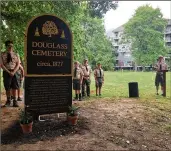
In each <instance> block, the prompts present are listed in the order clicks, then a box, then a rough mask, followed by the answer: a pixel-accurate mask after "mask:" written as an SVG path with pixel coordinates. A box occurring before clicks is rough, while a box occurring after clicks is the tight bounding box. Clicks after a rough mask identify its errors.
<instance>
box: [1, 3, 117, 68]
mask: <svg viewBox="0 0 171 151" xmlns="http://www.w3.org/2000/svg"><path fill="white" fill-rule="evenodd" d="M116 7H117V5H116V4H115V3H114V2H112V1H107V2H106V1H103V2H102V1H99V2H90V1H82V2H77V1H73V2H72V1H32V2H31V1H3V2H1V8H2V9H1V18H2V20H1V37H2V38H1V40H2V42H4V41H5V40H7V39H11V40H13V41H14V43H15V45H14V46H15V50H16V51H17V52H18V53H19V54H20V56H21V57H22V58H23V56H24V51H23V50H24V37H25V30H26V26H27V23H28V22H29V21H30V19H31V18H32V17H34V16H37V15H40V14H42V13H53V14H56V15H57V16H59V17H60V18H63V19H64V20H66V21H67V23H68V24H69V26H70V28H71V31H72V33H73V47H74V59H77V60H80V62H82V60H83V58H85V57H88V59H89V60H90V63H94V64H95V63H96V62H97V61H100V60H101V62H103V61H104V60H105V61H106V62H105V63H104V64H105V65H106V68H109V66H110V67H111V65H110V64H111V63H110V61H111V60H110V59H109V58H111V57H110V56H111V50H112V48H111V44H110V41H109V40H108V39H107V38H106V35H105V30H104V25H103V20H102V19H101V17H102V16H103V14H104V13H106V11H107V10H109V9H112V8H113V9H116ZM97 12H99V13H97ZM97 54H98V55H97ZM107 55H109V57H107V58H105V57H104V56H107ZM97 58H98V59H97ZM107 61H109V63H107Z"/></svg>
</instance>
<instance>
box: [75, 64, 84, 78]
mask: <svg viewBox="0 0 171 151" xmlns="http://www.w3.org/2000/svg"><path fill="white" fill-rule="evenodd" d="M83 75H84V73H83V71H82V69H81V68H80V67H77V68H75V67H74V70H73V79H77V80H79V79H81V76H83Z"/></svg>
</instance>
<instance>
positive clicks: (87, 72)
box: [82, 65, 92, 78]
mask: <svg viewBox="0 0 171 151" xmlns="http://www.w3.org/2000/svg"><path fill="white" fill-rule="evenodd" d="M82 70H83V73H84V77H89V78H90V74H91V72H92V71H91V67H90V66H87V67H86V66H85V65H83V66H82Z"/></svg>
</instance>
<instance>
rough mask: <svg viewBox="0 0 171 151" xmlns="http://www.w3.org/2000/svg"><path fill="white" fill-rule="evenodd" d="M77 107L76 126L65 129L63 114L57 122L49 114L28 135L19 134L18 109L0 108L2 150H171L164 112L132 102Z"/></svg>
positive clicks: (110, 101) (169, 119) (101, 101)
mask: <svg viewBox="0 0 171 151" xmlns="http://www.w3.org/2000/svg"><path fill="white" fill-rule="evenodd" d="M20 104H21V105H22V103H20ZM77 104H78V105H80V106H81V109H80V118H79V121H78V125H77V126H74V127H71V126H69V125H68V124H67V123H66V115H65V114H60V117H59V118H57V114H52V115H47V116H43V117H42V119H46V121H44V122H42V121H41V122H35V123H34V125H33V133H32V134H29V135H23V134H22V132H21V128H20V125H19V123H18V122H17V117H18V109H16V108H12V107H10V108H2V110H1V115H2V118H1V119H2V127H1V130H2V131H1V132H2V135H1V136H2V137H1V138H2V142H1V148H2V150H171V133H170V127H169V124H170V123H171V115H170V114H169V113H170V112H168V111H167V112H165V110H160V108H157V107H156V108H154V107H153V106H150V105H148V104H144V103H142V102H141V101H139V100H136V99H132V100H131V99H121V100H113V99H108V100H104V99H102V98H101V99H96V100H91V101H83V102H78V103H77ZM166 127H167V128H166Z"/></svg>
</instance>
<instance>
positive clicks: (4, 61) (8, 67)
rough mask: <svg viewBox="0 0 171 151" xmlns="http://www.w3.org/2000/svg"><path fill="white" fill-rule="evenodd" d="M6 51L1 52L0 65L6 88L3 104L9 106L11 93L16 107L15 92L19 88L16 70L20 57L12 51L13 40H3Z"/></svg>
mask: <svg viewBox="0 0 171 151" xmlns="http://www.w3.org/2000/svg"><path fill="white" fill-rule="evenodd" d="M5 46H6V51H5V52H2V53H1V56H0V57H1V63H0V64H1V67H2V69H3V79H4V87H5V90H6V96H7V101H6V104H5V106H10V104H11V93H10V90H11V89H12V96H13V98H12V99H13V107H18V103H17V99H16V92H17V89H18V88H19V83H18V77H17V74H16V72H17V71H18V69H19V65H20V58H19V57H18V55H17V54H16V53H15V52H14V51H13V42H12V41H9V40H8V41H6V42H5Z"/></svg>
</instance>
